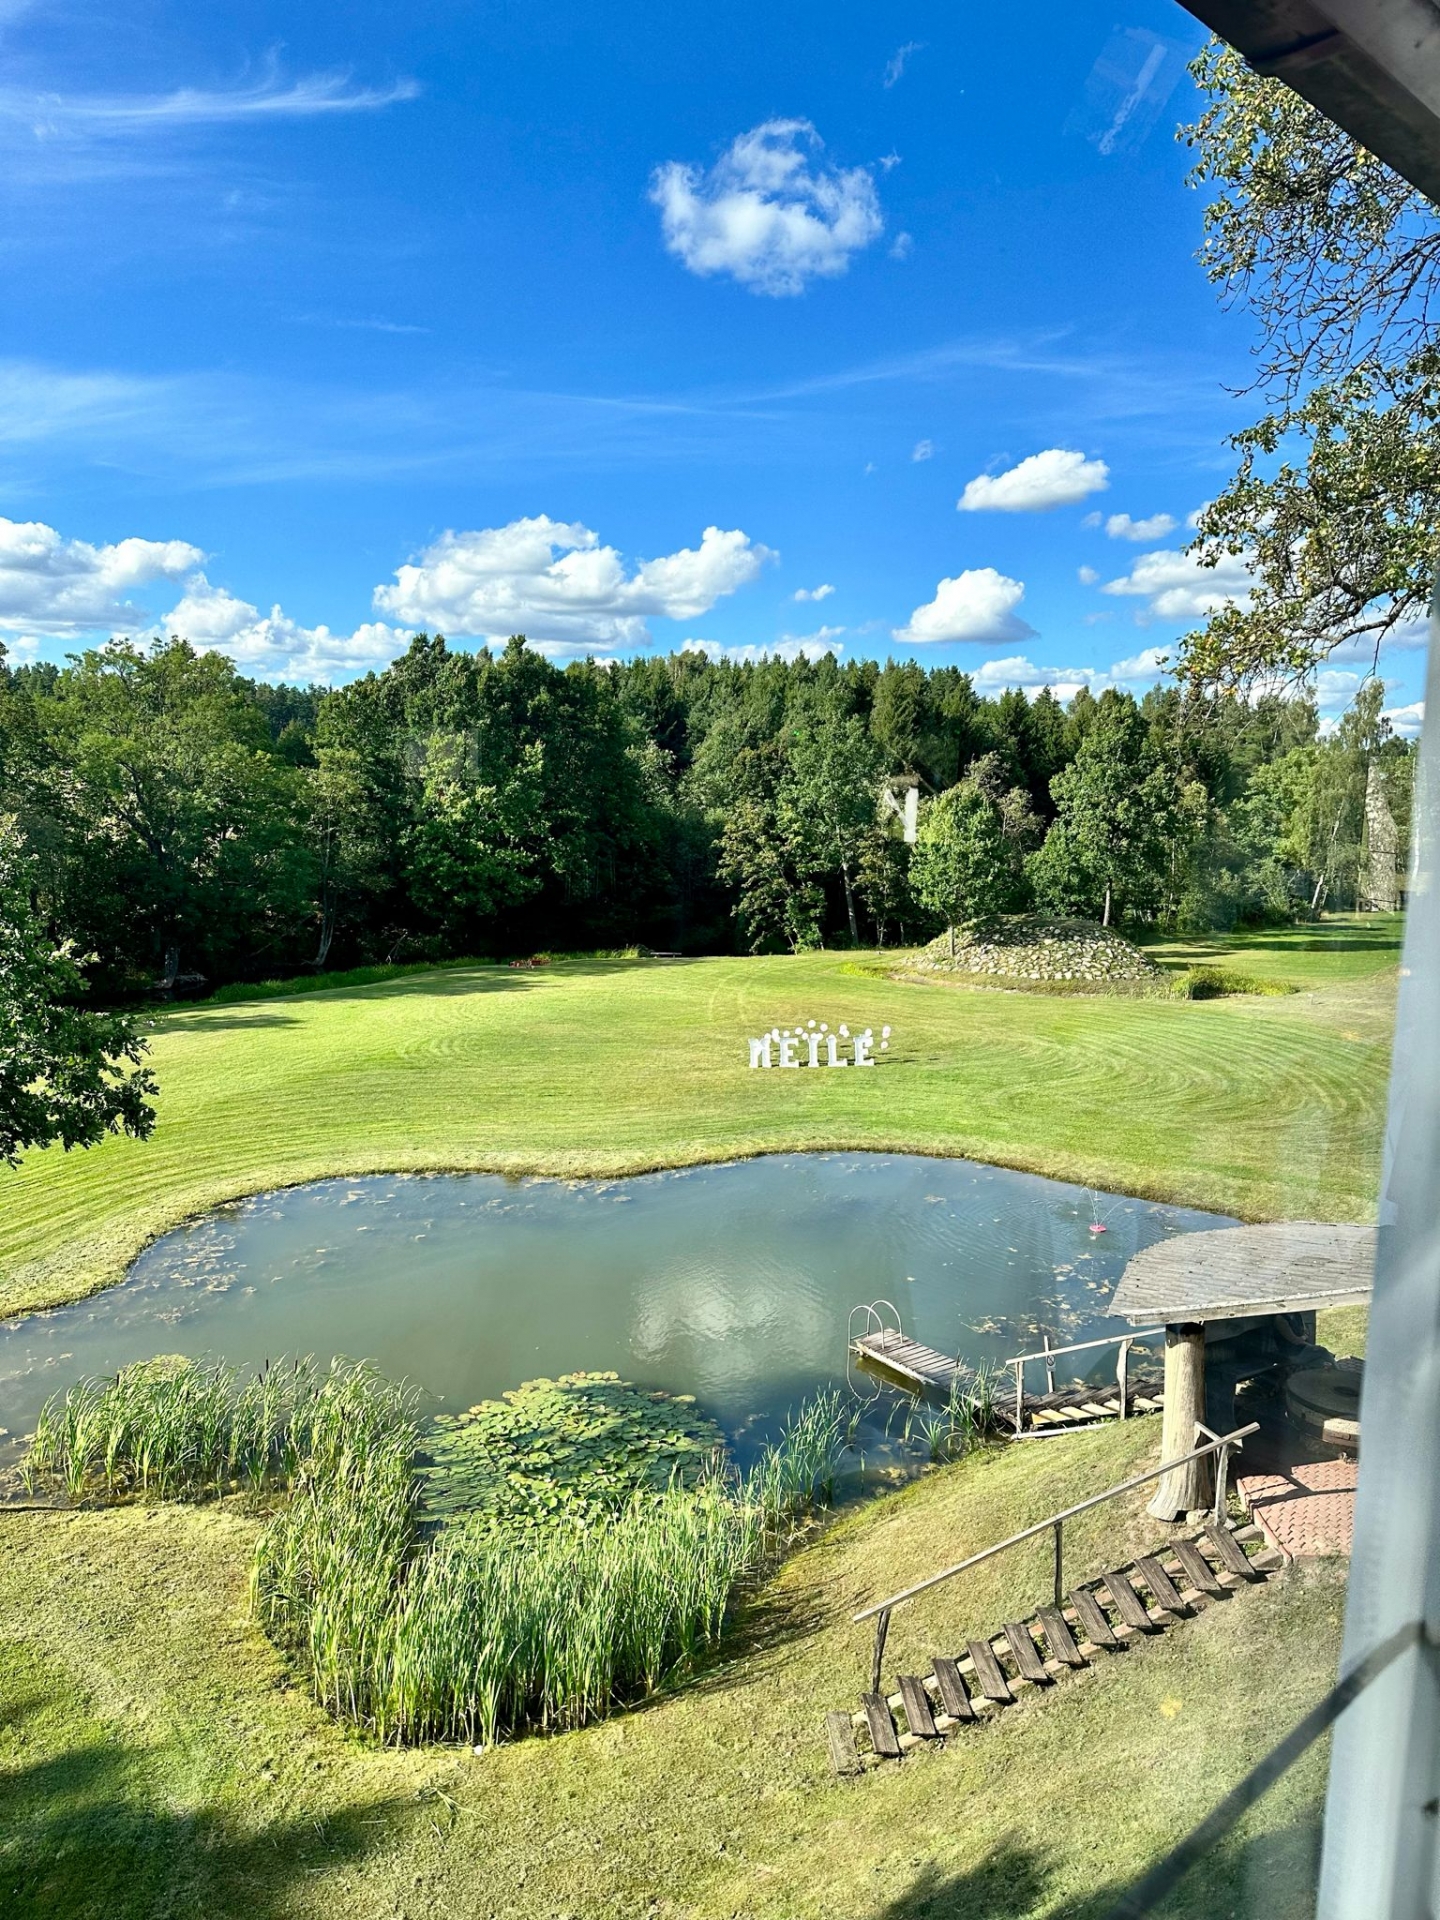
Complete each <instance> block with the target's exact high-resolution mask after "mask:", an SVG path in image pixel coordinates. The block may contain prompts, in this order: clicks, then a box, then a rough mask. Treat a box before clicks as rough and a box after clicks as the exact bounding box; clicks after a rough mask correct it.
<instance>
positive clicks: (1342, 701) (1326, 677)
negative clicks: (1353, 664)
mask: <svg viewBox="0 0 1440 1920" xmlns="http://www.w3.org/2000/svg"><path fill="white" fill-rule="evenodd" d="M1364 678H1365V676H1364V675H1363V674H1360V673H1344V672H1341V671H1339V670H1337V669H1336V668H1333V667H1325V668H1322V669H1321V671H1320V672H1319V673H1317V674H1316V676H1315V679H1314V681H1313V683H1312V691H1313V692H1314V695H1315V704H1316V705H1317V706H1318V707H1319V708H1320V710H1321V711H1322V712H1329V713H1333V712H1334V711H1335V710H1336V709H1337V708H1341V707H1348V706H1349V704H1350V702H1351V701H1352V700H1353V699H1354V698H1355V695H1356V694H1357V693H1358V692H1359V690H1360V686H1361V683H1362V682H1363V680H1364Z"/></svg>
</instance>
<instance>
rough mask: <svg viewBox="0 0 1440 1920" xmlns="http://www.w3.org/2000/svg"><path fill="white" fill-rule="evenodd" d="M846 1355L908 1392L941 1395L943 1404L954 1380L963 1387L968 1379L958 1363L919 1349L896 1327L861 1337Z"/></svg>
mask: <svg viewBox="0 0 1440 1920" xmlns="http://www.w3.org/2000/svg"><path fill="white" fill-rule="evenodd" d="M850 1351H851V1352H852V1353H853V1354H854V1355H855V1357H856V1358H857V1359H859V1360H865V1361H868V1362H869V1364H870V1365H871V1366H873V1367H879V1368H880V1369H881V1371H882V1372H884V1373H892V1374H894V1375H895V1377H896V1378H897V1379H899V1380H903V1381H904V1383H905V1385H906V1386H908V1387H909V1388H911V1389H912V1391H914V1392H917V1393H939V1394H943V1395H944V1396H945V1398H946V1399H947V1400H948V1399H949V1397H950V1392H951V1389H952V1387H954V1385H955V1383H956V1381H957V1380H958V1381H959V1383H960V1385H961V1386H963V1385H964V1384H965V1382H966V1381H967V1380H969V1379H970V1378H971V1374H970V1369H969V1368H968V1367H962V1366H961V1364H960V1362H959V1361H958V1360H949V1359H947V1358H946V1357H945V1355H944V1354H943V1353H937V1352H936V1351H935V1349H934V1348H933V1347H923V1346H921V1344H920V1342H919V1341H918V1340H912V1339H910V1338H909V1336H908V1335H907V1334H903V1333H901V1332H900V1331H899V1329H898V1328H896V1327H882V1328H880V1329H879V1330H878V1331H877V1332H875V1333H862V1334H861V1335H860V1336H859V1337H858V1339H856V1340H854V1341H852V1343H851V1346H850Z"/></svg>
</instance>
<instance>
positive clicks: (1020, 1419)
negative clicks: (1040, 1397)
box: [1010, 1360, 1025, 1433]
mask: <svg viewBox="0 0 1440 1920" xmlns="http://www.w3.org/2000/svg"><path fill="white" fill-rule="evenodd" d="M1010 1364H1011V1366H1012V1367H1013V1368H1014V1369H1015V1431H1016V1433H1022V1432H1023V1431H1024V1428H1025V1362H1024V1361H1023V1360H1012V1361H1011V1362H1010Z"/></svg>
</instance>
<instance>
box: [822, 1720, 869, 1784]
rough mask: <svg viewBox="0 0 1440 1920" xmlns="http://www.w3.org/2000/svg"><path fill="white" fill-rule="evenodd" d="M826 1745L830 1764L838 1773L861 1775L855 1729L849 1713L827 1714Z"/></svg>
mask: <svg viewBox="0 0 1440 1920" xmlns="http://www.w3.org/2000/svg"><path fill="white" fill-rule="evenodd" d="M825 1744H826V1746H827V1747H828V1748H829V1749H830V1764H831V1766H832V1767H833V1768H834V1769H835V1771H836V1773H860V1772H861V1771H863V1769H862V1767H861V1764H860V1755H859V1752H858V1751H857V1749H856V1746H855V1729H854V1727H853V1726H852V1725H851V1724H850V1716H849V1714H848V1713H827V1714H826V1716H825Z"/></svg>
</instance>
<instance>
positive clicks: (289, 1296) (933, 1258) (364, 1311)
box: [0, 1153, 1230, 1464]
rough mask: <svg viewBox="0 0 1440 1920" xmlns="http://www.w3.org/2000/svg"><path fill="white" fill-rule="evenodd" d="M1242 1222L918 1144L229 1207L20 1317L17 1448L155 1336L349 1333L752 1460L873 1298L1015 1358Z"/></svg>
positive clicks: (1091, 1318) (335, 1190) (414, 1370)
mask: <svg viewBox="0 0 1440 1920" xmlns="http://www.w3.org/2000/svg"><path fill="white" fill-rule="evenodd" d="M1226 1224H1230V1223H1229V1222H1228V1221H1227V1220H1226V1219H1225V1218H1224V1217H1223V1216H1220V1215H1217V1214H1210V1213H1199V1212H1195V1211H1192V1210H1190V1209H1187V1208H1182V1207H1167V1206H1159V1205H1156V1204H1153V1203H1151V1202H1149V1201H1142V1200H1130V1199H1124V1198H1117V1197H1115V1196H1111V1195H1100V1194H1092V1193H1091V1192H1089V1191H1088V1190H1087V1189H1085V1188H1082V1187H1074V1186H1067V1185H1065V1184H1064V1183H1062V1182H1060V1181H1055V1180H1046V1179H1041V1178H1039V1177H1038V1176H1036V1175H1033V1174H1025V1173H1014V1172H1010V1171H1008V1170H1007V1169H1005V1168H1001V1167H990V1166H982V1165H977V1164H975V1163H974V1162H971V1161H966V1160H943V1159H930V1158H926V1157H922V1156H918V1155H908V1154H875V1153H843V1154H842V1153H832V1154H782V1155H773V1156H769V1157H766V1158H763V1159H757V1160H744V1161H737V1162H731V1163H727V1164H724V1165H719V1166H709V1167H696V1168H689V1169H685V1170H683V1171H676V1172H669V1173H654V1174H645V1175H641V1176H638V1177H636V1178H633V1179H626V1180H611V1181H560V1180H541V1179H524V1180H517V1179H506V1178H504V1177H501V1176H499V1175H490V1174H443V1175H428V1176H423V1175H422V1176H414V1175H410V1176H383V1177H373V1178H372V1177H366V1178H358V1179H348V1180H325V1181H320V1182H317V1183H316V1184H314V1185H311V1186H305V1187H293V1188H288V1189H286V1190H284V1191H282V1192H278V1193H269V1194H261V1195H257V1196H256V1197H254V1198H252V1199H249V1200H245V1201H242V1202H240V1203H238V1204H236V1205H234V1206H229V1207H225V1208H222V1209H220V1210H219V1211H218V1212H216V1213H214V1214H212V1215H210V1216H208V1217H207V1218H205V1219H203V1220H201V1221H198V1222H196V1223H195V1224H193V1225H191V1226H187V1227H181V1228H179V1229H177V1230H176V1231H175V1232H173V1233H169V1234H166V1235H165V1236H164V1237H163V1238H162V1239H160V1240H157V1241H156V1242H155V1243H154V1245H152V1246H151V1247H149V1248H148V1249H147V1250H146V1251H145V1252H144V1253H143V1254H142V1255H141V1256H140V1258H139V1259H138V1260H137V1261H136V1262H135V1265H134V1266H133V1268H132V1269H131V1272H130V1275H129V1277H128V1278H127V1279H126V1280H125V1281H124V1283H123V1284H121V1285H119V1286H116V1287H112V1288H110V1289H109V1290H108V1291H107V1292H105V1293H101V1294H97V1295H95V1296H94V1297H92V1298H91V1299H89V1300H83V1301H80V1302H78V1303H77V1304H75V1305H73V1306H69V1307H62V1308H58V1309H56V1310H55V1311H53V1312H50V1313H44V1314H35V1315H31V1316H29V1317H28V1318H24V1319H21V1320H16V1321H9V1322H4V1323H0V1427H3V1428H5V1429H7V1430H8V1438H7V1440H5V1441H3V1442H0V1448H8V1450H9V1455H10V1459H11V1460H13V1457H14V1451H15V1448H16V1445H17V1443H18V1440H19V1438H20V1436H22V1435H24V1434H26V1433H28V1432H29V1431H30V1430H31V1429H32V1428H33V1426H34V1422H35V1416H36V1414H37V1413H38V1412H39V1409H40V1406H41V1404H42V1403H43V1401H44V1400H45V1398H46V1397H47V1396H48V1395H49V1394H50V1393H52V1392H54V1391H55V1390H56V1389H57V1388H60V1387H64V1386H68V1385H69V1384H70V1383H71V1382H72V1381H74V1380H76V1379H79V1378H80V1377H82V1376H83V1375H86V1374H100V1373H113V1372H114V1371H115V1370H116V1369H117V1368H118V1367H122V1366H125V1365H128V1364H129V1363H131V1362H133V1361H136V1360H144V1359H149V1358H152V1357H153V1356H154V1355H156V1354H160V1353H185V1354H188V1355H190V1356H192V1357H195V1358H198V1357H201V1356H210V1357H220V1358H224V1359H226V1360H228V1361H231V1362H233V1363H235V1364H237V1365H241V1366H245V1367H254V1366H258V1365H259V1364H260V1363H261V1362H263V1361H264V1360H265V1359H267V1358H271V1357H274V1356H277V1355H280V1354H296V1353H315V1354H317V1355H321V1356H323V1357H326V1358H328V1357H329V1356H330V1355H331V1354H333V1353H337V1352H338V1353H346V1354H349V1355H351V1356H353V1357H361V1356H363V1357H366V1358H370V1359H373V1360H375V1361H376V1362H377V1363H378V1365H379V1366H380V1367H381V1369H382V1370H383V1371H384V1372H385V1373H387V1374H390V1375H392V1376H394V1377H397V1378H398V1377H402V1376H403V1377H405V1378H408V1379H410V1380H413V1381H416V1382H418V1383H419V1384H420V1385H421V1386H422V1387H423V1388H424V1389H425V1390H426V1393H427V1394H428V1395H429V1396H430V1397H431V1399H432V1402H433V1406H434V1410H435V1411H437V1412H438V1411H455V1410H457V1409H461V1408H464V1407H468V1406H470V1405H472V1404H473V1403H474V1402H475V1401H477V1400H480V1399H485V1398H490V1397H493V1396H495V1395H497V1394H500V1393H502V1392H503V1391H504V1390H505V1389H506V1388H507V1387H513V1386H517V1385H518V1384H519V1383H520V1382H521V1381H523V1380H529V1379H534V1378H536V1377H537V1376H553V1375H555V1374H559V1373H567V1372H572V1371H577V1370H580V1369H588V1370H597V1369H605V1368H610V1369H614V1370H615V1371H616V1372H618V1373H620V1374H621V1375H623V1376H624V1377H625V1378H626V1379H630V1380H634V1381H636V1382H638V1383H640V1384H642V1385H647V1386H655V1387H663V1388H666V1389H668V1390H670V1391H672V1392H677V1393H691V1394H694V1395H695V1396H696V1397H697V1399H698V1400H699V1401H700V1403H701V1405H702V1406H703V1407H704V1409H705V1410H706V1411H707V1412H708V1413H710V1414H711V1415H712V1416H713V1417H714V1418H715V1419H716V1420H717V1421H718V1422H719V1423H720V1425H721V1427H722V1428H723V1429H724V1430H725V1432H726V1433H727V1435H728V1436H729V1438H730V1439H731V1441H732V1443H733V1444H734V1445H735V1447H736V1449H737V1451H738V1452H739V1454H740V1455H741V1457H742V1458H743V1457H745V1456H746V1455H747V1454H749V1453H750V1452H751V1451H752V1450H753V1448H754V1447H755V1446H756V1445H757V1444H758V1443H759V1442H760V1440H761V1439H763V1438H766V1437H768V1436H769V1435H770V1434H772V1433H773V1432H774V1430H775V1427H776V1425H777V1423H778V1421H779V1420H780V1419H781V1418H782V1417H783V1415H784V1413H785V1411H786V1409H787V1408H789V1407H790V1406H792V1405H793V1404H794V1403H795V1402H796V1401H798V1400H799V1399H800V1398H801V1397H802V1396H803V1395H804V1394H806V1393H807V1392H810V1391H813V1390H814V1389H815V1388H817V1387H820V1386H823V1385H827V1384H829V1383H832V1382H843V1381H844V1380H845V1379H846V1372H847V1369H846V1324H847V1317H848V1315H849V1312H850V1309H851V1308H852V1307H854V1306H855V1305H856V1304H857V1303H859V1302H862V1301H869V1300H874V1299H877V1298H880V1297H882V1296H883V1297H887V1298H889V1299H890V1300H892V1301H893V1302H894V1303H895V1304H896V1306H897V1307H898V1308H899V1311H900V1314H901V1316H902V1318H903V1322H904V1326H905V1331H906V1332H907V1333H911V1334H913V1335H914V1336H915V1337H916V1338H917V1339H919V1340H922V1341H924V1342H926V1343H927V1344H928V1345H930V1346H933V1347H937V1348H939V1349H941V1350H942V1351H945V1352H950V1353H958V1354H960V1355H961V1356H962V1357H963V1358H964V1359H965V1360H967V1361H969V1362H971V1363H975V1362H980V1361H988V1362H994V1361H997V1360H1001V1359H1003V1358H1005V1357H1007V1356H1008V1355H1010V1354H1013V1353H1015V1352H1018V1351H1021V1350H1023V1349H1024V1348H1026V1347H1029V1346H1034V1345H1037V1344H1038V1340H1039V1335H1040V1334H1041V1333H1042V1332H1045V1333H1048V1334H1049V1335H1050V1336H1051V1338H1052V1340H1053V1341H1055V1342H1056V1343H1057V1344H1065V1343H1068V1342H1070V1341H1073V1340H1080V1339H1086V1338H1089V1337H1091V1336H1092V1335H1095V1334H1100V1333H1107V1332H1122V1331H1124V1330H1125V1329H1124V1326H1123V1324H1122V1323H1120V1322H1118V1321H1111V1320H1108V1319H1107V1318H1106V1316H1105V1312H1104V1308H1105V1303H1106V1301H1107V1300H1108V1298H1109V1296H1110V1293H1111V1290H1112V1288H1113V1287H1114V1284H1115V1282H1116V1281H1117V1280H1118V1279H1119V1277H1120V1273H1121V1270H1122V1269H1123V1267H1124V1265H1125V1263H1126V1261H1127V1260H1128V1259H1129V1258H1130V1257H1131V1256H1132V1255H1133V1254H1134V1253H1136V1252H1138V1251H1139V1250H1140V1248H1142V1247H1145V1246H1149V1245H1150V1244H1151V1242H1153V1241H1155V1240H1158V1239H1161V1238H1163V1237H1166V1236H1168V1235H1172V1234H1176V1233H1187V1232H1194V1231H1197V1230H1202V1229H1204V1228H1207V1227H1216V1226H1223V1225H1226ZM1097 1227H1103V1228H1104V1231H1103V1232H1099V1231H1095V1229H1096V1228H1097ZM1087 1357H1088V1358H1090V1359H1093V1358H1094V1356H1082V1358H1087ZM1100 1364H1101V1366H1102V1367H1107V1366H1110V1365H1112V1364H1113V1362H1112V1361H1111V1360H1110V1359H1109V1358H1108V1357H1102V1358H1101V1361H1100ZM872 1384H873V1383H872ZM866 1390H867V1391H869V1390H871V1387H870V1386H869V1385H867V1387H866ZM892 1405H893V1401H892V1399H891V1397H890V1396H888V1395H885V1396H882V1400H881V1402H880V1403H878V1404H877V1407H876V1409H875V1411H874V1415H873V1418H872V1419H871V1421H870V1423H869V1424H870V1426H871V1427H872V1429H873V1430H874V1431H875V1432H877V1433H878V1432H880V1431H882V1430H883V1421H884V1418H885V1415H886V1413H887V1412H888V1410H889V1408H890V1406H892ZM0 1464H6V1462H5V1461H4V1459H3V1457H0Z"/></svg>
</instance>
